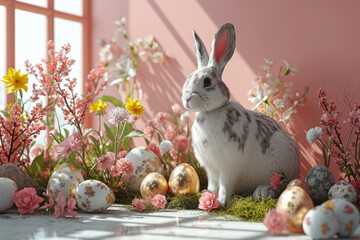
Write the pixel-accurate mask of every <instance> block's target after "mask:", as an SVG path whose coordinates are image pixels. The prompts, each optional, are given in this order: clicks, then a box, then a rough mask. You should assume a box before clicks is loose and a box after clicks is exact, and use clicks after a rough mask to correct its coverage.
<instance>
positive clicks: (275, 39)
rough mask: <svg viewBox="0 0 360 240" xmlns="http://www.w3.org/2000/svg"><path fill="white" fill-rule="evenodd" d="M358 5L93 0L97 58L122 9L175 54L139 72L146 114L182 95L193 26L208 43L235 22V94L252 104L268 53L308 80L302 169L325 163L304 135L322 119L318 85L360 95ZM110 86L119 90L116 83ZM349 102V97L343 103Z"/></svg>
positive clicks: (190, 66)
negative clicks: (289, 63)
mask: <svg viewBox="0 0 360 240" xmlns="http://www.w3.org/2000/svg"><path fill="white" fill-rule="evenodd" d="M359 10H360V1H356V0H348V1H340V0H321V1H312V0H303V1H293V0H290V1H289V0H273V1H267V0H259V1H253V0H242V1H236V0H227V1H216V0H198V1H166V0H162V1H161V0H149V1H141V0H131V1H130V0H93V18H92V20H93V43H94V45H93V47H92V50H93V59H94V62H93V63H94V64H95V62H97V61H98V51H99V47H98V46H97V45H96V42H97V40H98V39H100V38H105V39H110V38H111V36H112V33H113V31H114V25H113V22H114V21H115V20H117V19H119V17H120V16H125V17H126V18H127V20H128V21H127V26H128V29H129V31H130V36H131V37H132V38H134V39H136V38H137V37H145V36H147V35H148V34H153V35H154V36H156V37H157V40H158V41H159V42H160V44H161V45H162V47H163V48H164V49H165V50H167V51H168V52H170V54H171V57H172V58H171V59H170V60H169V61H168V62H166V64H164V65H162V66H157V65H149V66H148V68H147V69H146V70H143V71H141V72H140V73H139V76H140V80H141V82H142V86H143V88H144V91H145V97H144V101H143V103H144V104H145V106H146V108H147V114H146V115H145V117H144V120H146V119H149V117H150V116H152V115H153V113H154V112H157V111H165V110H167V109H168V108H169V106H171V105H172V104H173V103H175V102H177V103H179V104H180V103H181V100H180V98H181V88H182V84H183V82H184V81H185V79H186V77H187V75H188V74H189V73H191V72H192V71H193V70H195V68H196V59H195V55H194V50H193V41H192V30H193V29H195V30H196V31H197V33H198V34H199V36H200V37H201V38H202V39H203V41H204V43H205V45H206V46H207V49H208V50H209V49H210V44H211V40H212V38H213V35H214V33H215V31H216V30H217V28H218V27H220V26H221V25H222V24H224V23H226V22H231V23H233V24H234V25H235V29H236V34H237V42H236V51H235V54H234V56H233V58H232V60H231V61H230V62H229V64H228V66H227V67H226V68H225V72H224V74H223V80H224V82H225V83H226V84H227V85H228V87H229V88H230V91H231V94H232V97H233V99H235V100H237V101H239V102H240V103H242V104H243V105H244V106H245V107H247V108H252V107H253V105H252V104H251V103H250V102H249V101H248V99H247V98H248V96H247V93H248V91H249V90H250V89H251V88H252V81H253V80H254V79H255V77H256V75H257V73H258V71H259V70H260V69H259V65H262V64H263V59H264V58H271V59H273V60H275V61H276V62H278V63H279V62H280V60H281V59H286V60H290V61H292V62H293V63H294V64H295V65H296V67H297V68H298V69H299V72H298V73H296V74H295V77H294V78H293V81H294V82H295V88H297V89H298V90H302V88H303V86H305V85H310V93H309V95H308V102H307V104H306V106H305V107H304V108H302V109H300V111H299V113H298V114H297V115H296V119H295V120H294V122H293V128H292V130H293V131H292V132H293V134H294V136H295V138H296V140H297V142H298V145H299V147H300V150H301V155H302V156H301V158H302V161H301V162H302V176H303V177H304V176H305V175H306V171H308V170H309V169H310V167H311V166H313V165H315V164H317V163H322V156H321V154H320V151H319V149H314V147H310V146H309V144H308V143H307V142H306V140H305V134H306V131H307V130H308V129H310V128H312V127H314V126H316V125H317V124H318V123H319V120H320V116H321V112H320V110H319V109H318V103H317V99H316V92H317V90H318V88H319V87H320V86H322V87H324V88H325V89H326V90H327V93H328V96H329V98H334V99H335V98H336V99H337V100H338V102H339V103H343V98H342V96H343V95H346V96H348V97H349V98H350V99H352V100H353V102H354V101H355V100H356V101H358V102H359V101H360V97H359V96H360V95H359V91H360V81H359V79H360V44H359V43H360V15H359ZM108 91H109V90H108ZM112 93H113V94H115V95H116V91H112ZM107 94H108V93H107ZM344 108H345V105H344V104H341V105H340V107H339V109H340V110H342V109H344ZM334 165H335V164H334V163H332V166H333V167H335V166H334ZM333 172H334V173H335V172H336V170H335V168H334V169H333Z"/></svg>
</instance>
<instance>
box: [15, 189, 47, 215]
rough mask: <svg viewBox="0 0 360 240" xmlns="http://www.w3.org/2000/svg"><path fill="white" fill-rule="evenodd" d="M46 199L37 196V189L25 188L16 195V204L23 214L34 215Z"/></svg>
mask: <svg viewBox="0 0 360 240" xmlns="http://www.w3.org/2000/svg"><path fill="white" fill-rule="evenodd" d="M43 200H44V199H43V198H42V197H39V196H37V195H36V191H35V188H32V187H31V188H24V189H23V190H21V191H19V192H17V193H15V195H14V203H15V205H16V206H17V207H18V211H19V213H21V214H34V210H35V209H36V208H38V207H39V203H41V202H42V201H43Z"/></svg>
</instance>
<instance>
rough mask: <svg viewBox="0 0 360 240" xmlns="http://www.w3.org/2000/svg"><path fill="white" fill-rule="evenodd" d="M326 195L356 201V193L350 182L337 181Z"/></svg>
mask: <svg viewBox="0 0 360 240" xmlns="http://www.w3.org/2000/svg"><path fill="white" fill-rule="evenodd" d="M328 197H329V199H345V200H348V201H349V202H352V203H356V202H357V200H358V193H357V191H356V189H355V187H354V186H353V185H351V183H348V182H339V183H336V184H335V185H333V186H332V187H331V188H330V190H329V193H328Z"/></svg>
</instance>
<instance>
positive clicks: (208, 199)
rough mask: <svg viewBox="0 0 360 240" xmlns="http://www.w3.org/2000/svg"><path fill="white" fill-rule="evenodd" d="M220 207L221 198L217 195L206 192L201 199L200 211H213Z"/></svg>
mask: <svg viewBox="0 0 360 240" xmlns="http://www.w3.org/2000/svg"><path fill="white" fill-rule="evenodd" d="M219 206H220V204H219V196H218V194H217V193H213V192H209V191H207V190H204V191H203V192H202V194H201V197H200V198H199V209H202V210H206V211H208V212H209V211H211V210H212V209H216V208H218V207H219Z"/></svg>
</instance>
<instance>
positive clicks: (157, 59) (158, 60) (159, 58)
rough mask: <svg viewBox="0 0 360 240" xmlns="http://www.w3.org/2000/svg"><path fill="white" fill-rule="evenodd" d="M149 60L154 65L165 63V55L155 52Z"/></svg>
mask: <svg viewBox="0 0 360 240" xmlns="http://www.w3.org/2000/svg"><path fill="white" fill-rule="evenodd" d="M151 60H152V61H153V62H155V63H159V64H161V63H163V62H164V61H165V54H164V52H156V53H154V54H153V55H152V56H151Z"/></svg>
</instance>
